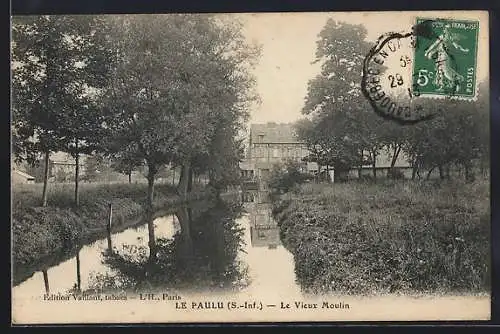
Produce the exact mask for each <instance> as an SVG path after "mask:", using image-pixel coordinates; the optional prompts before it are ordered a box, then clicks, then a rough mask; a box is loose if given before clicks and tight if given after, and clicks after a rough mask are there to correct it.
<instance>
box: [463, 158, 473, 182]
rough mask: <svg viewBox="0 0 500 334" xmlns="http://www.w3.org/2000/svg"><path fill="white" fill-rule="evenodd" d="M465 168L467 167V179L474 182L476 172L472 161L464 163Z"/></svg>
mask: <svg viewBox="0 0 500 334" xmlns="http://www.w3.org/2000/svg"><path fill="white" fill-rule="evenodd" d="M464 168H465V181H467V182H473V181H474V179H475V178H474V172H473V171H472V166H471V163H470V161H467V162H466V163H465V164H464Z"/></svg>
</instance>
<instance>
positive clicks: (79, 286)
mask: <svg viewBox="0 0 500 334" xmlns="http://www.w3.org/2000/svg"><path fill="white" fill-rule="evenodd" d="M76 288H77V289H78V292H81V291H82V275H81V273H80V251H78V253H76Z"/></svg>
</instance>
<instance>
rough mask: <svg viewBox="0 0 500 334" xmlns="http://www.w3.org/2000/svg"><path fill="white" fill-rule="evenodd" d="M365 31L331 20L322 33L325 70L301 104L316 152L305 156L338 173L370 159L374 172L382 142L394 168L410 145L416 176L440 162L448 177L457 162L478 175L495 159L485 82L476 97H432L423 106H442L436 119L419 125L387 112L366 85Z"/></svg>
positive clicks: (320, 56)
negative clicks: (477, 169) (375, 105)
mask: <svg viewBox="0 0 500 334" xmlns="http://www.w3.org/2000/svg"><path fill="white" fill-rule="evenodd" d="M366 35H367V31H366V29H365V28H364V27H363V26H360V25H350V24H346V23H339V22H336V21H333V20H329V21H328V22H327V23H326V25H325V27H324V28H323V30H322V31H321V32H320V34H319V40H318V45H317V52H316V61H317V62H320V63H321V65H322V67H321V72H320V73H319V74H318V75H317V76H316V77H315V78H313V79H312V80H310V82H309V86H308V94H307V96H306V102H305V106H304V108H303V110H302V112H303V114H304V115H306V118H304V119H302V120H300V121H299V122H297V124H296V129H297V133H298V135H299V137H300V138H301V139H302V140H303V141H304V142H305V143H306V144H307V146H308V149H309V150H310V152H311V154H310V155H309V156H308V157H307V160H309V161H314V162H317V163H318V165H319V166H320V167H321V166H326V167H327V169H328V168H329V167H332V168H334V169H335V171H336V172H339V173H338V174H339V175H342V174H344V175H345V172H347V171H349V170H351V169H356V168H358V170H359V171H361V166H366V165H372V167H373V176H374V177H376V176H377V175H376V171H377V169H376V165H375V162H376V157H377V156H378V155H379V154H380V153H381V151H382V150H387V151H388V152H390V155H391V157H392V159H391V168H390V170H389V172H390V173H391V174H392V175H395V174H396V173H395V169H394V166H395V163H396V161H397V159H398V157H399V156H400V155H401V154H402V152H404V153H405V154H406V156H407V157H408V159H409V162H410V163H411V165H412V166H413V167H414V176H415V174H417V172H419V171H420V170H422V169H425V170H427V171H428V172H429V171H432V170H433V169H436V168H437V169H439V171H440V174H441V177H443V178H444V177H446V176H449V172H448V173H447V172H446V171H449V168H450V166H451V165H454V166H458V167H460V168H463V169H464V170H465V176H466V178H467V179H468V180H472V179H473V176H474V175H473V172H472V170H473V169H472V167H473V165H474V164H477V162H479V163H480V164H481V165H482V166H484V167H486V166H488V161H489V160H488V159H489V109H488V95H487V92H488V87H487V86H486V84H485V83H481V84H480V88H479V97H478V100H477V101H475V102H464V101H456V100H451V99H444V100H440V101H436V100H429V101H428V102H426V104H425V105H423V107H424V108H429V109H433V110H435V111H436V113H435V114H436V117H434V118H433V119H431V120H428V121H425V122H420V123H417V124H413V125H400V124H398V123H395V122H393V121H390V120H385V119H383V118H381V117H379V116H378V115H377V114H376V113H375V112H374V111H373V110H372V109H371V107H370V105H369V103H368V101H367V100H366V99H365V98H364V97H363V95H362V94H361V90H360V80H361V75H360V73H361V71H362V64H363V60H364V58H365V57H366V55H367V54H368V51H369V49H370V47H371V46H372V45H371V44H370V43H368V42H367V41H366ZM485 92H486V94H485ZM391 174H390V175H391Z"/></svg>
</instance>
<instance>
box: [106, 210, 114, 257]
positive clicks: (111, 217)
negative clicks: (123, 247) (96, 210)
mask: <svg viewBox="0 0 500 334" xmlns="http://www.w3.org/2000/svg"><path fill="white" fill-rule="evenodd" d="M112 221H113V204H112V203H109V215H108V224H107V231H108V251H109V252H110V253H111V252H112V251H113V245H112V243H111V223H112Z"/></svg>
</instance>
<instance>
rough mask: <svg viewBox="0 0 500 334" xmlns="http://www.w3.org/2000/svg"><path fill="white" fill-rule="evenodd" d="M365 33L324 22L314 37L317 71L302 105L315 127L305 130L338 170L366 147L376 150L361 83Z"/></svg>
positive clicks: (356, 161)
mask: <svg viewBox="0 0 500 334" xmlns="http://www.w3.org/2000/svg"><path fill="white" fill-rule="evenodd" d="M366 34H367V32H366V29H365V28H364V27H363V26H361V25H351V24H347V23H340V22H336V21H334V20H332V19H330V20H328V21H327V23H326V25H325V27H324V28H323V30H322V31H321V32H320V34H319V40H318V42H317V51H316V61H317V62H320V63H321V72H320V74H319V75H318V76H317V77H316V78H314V79H312V80H311V81H309V85H308V93H307V96H306V101H305V105H304V108H303V110H302V112H303V114H305V115H311V116H312V121H313V124H314V130H313V131H309V132H308V133H309V134H311V135H314V137H316V139H315V140H313V141H312V142H317V143H316V144H314V145H315V146H316V148H320V147H322V148H321V151H322V154H323V155H324V156H323V158H322V159H323V160H324V163H326V164H327V165H330V166H333V167H334V169H335V170H336V172H339V174H344V173H345V172H346V171H347V170H349V169H350V168H352V167H354V166H361V165H362V164H363V161H364V155H363V152H364V151H365V150H369V151H371V152H373V153H376V152H375V150H376V149H378V145H375V143H376V142H375V141H373V140H375V138H372V139H371V138H370V136H368V134H369V133H371V134H373V135H375V133H376V132H375V131H374V130H373V129H371V127H372V126H371V125H370V127H367V126H366V125H367V124H370V123H373V122H375V121H377V120H376V119H375V118H374V117H371V115H365V114H367V113H368V110H369V105H368V103H367V101H366V100H365V99H364V98H363V96H362V94H361V90H360V86H359V80H360V73H361V70H362V68H361V64H362V63H363V59H364V57H365V56H366V54H367V52H368V50H369V47H370V45H369V43H367V42H366V41H365V38H366ZM367 131H369V132H367ZM303 134H305V133H303ZM337 179H338V178H337Z"/></svg>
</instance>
